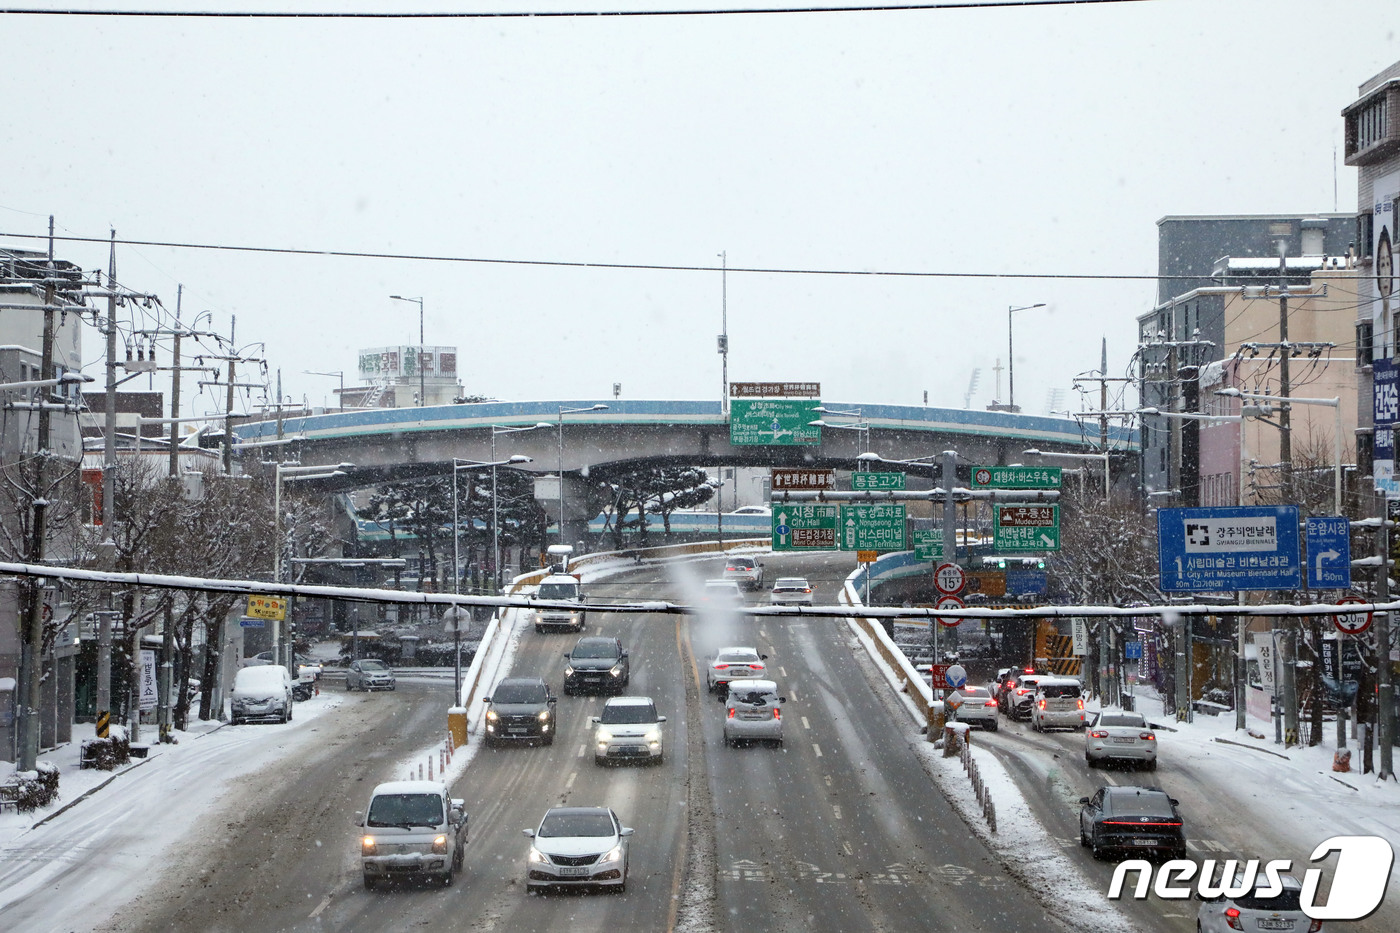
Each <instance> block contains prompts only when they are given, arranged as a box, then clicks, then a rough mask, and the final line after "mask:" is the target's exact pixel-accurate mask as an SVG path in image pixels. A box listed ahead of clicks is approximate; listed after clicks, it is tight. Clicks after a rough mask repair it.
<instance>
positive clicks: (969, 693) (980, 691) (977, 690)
mask: <svg viewBox="0 0 1400 933" xmlns="http://www.w3.org/2000/svg"><path fill="white" fill-rule="evenodd" d="M958 692H959V693H961V694H962V695H963V696H965V697H983V698H985V697H989V696H991V694H990V693H988V692H987V689H986V688H985V687H963V688H962V689H961V690H959V691H958Z"/></svg>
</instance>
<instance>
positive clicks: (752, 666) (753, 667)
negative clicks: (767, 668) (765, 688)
mask: <svg viewBox="0 0 1400 933" xmlns="http://www.w3.org/2000/svg"><path fill="white" fill-rule="evenodd" d="M749 670H751V671H761V670H763V665H762V664H750V665H749Z"/></svg>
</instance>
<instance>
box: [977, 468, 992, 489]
mask: <svg viewBox="0 0 1400 933" xmlns="http://www.w3.org/2000/svg"><path fill="white" fill-rule="evenodd" d="M973 479H974V480H975V481H976V482H977V485H978V486H990V485H992V471H991V470H989V469H987V468H986V467H982V468H981V469H979V470H977V471H976V472H975V473H974V474H973Z"/></svg>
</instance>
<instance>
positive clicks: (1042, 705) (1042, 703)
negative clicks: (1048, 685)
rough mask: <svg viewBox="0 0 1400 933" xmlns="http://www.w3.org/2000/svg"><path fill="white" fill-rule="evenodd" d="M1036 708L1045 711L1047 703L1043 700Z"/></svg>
mask: <svg viewBox="0 0 1400 933" xmlns="http://www.w3.org/2000/svg"><path fill="white" fill-rule="evenodd" d="M1036 706H1039V707H1040V708H1041V709H1045V701H1044V700H1041V701H1040V702H1039V703H1037V704H1036Z"/></svg>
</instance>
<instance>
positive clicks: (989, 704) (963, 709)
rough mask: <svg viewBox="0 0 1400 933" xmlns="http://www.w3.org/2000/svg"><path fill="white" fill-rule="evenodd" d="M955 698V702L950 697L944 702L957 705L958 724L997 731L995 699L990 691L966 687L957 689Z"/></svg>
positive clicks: (984, 688)
mask: <svg viewBox="0 0 1400 933" xmlns="http://www.w3.org/2000/svg"><path fill="white" fill-rule="evenodd" d="M957 696H958V699H957V700H954V699H953V698H952V697H951V696H950V697H949V699H948V700H945V701H944V702H945V703H957V710H956V719H957V721H958V722H964V723H967V724H968V725H969V726H981V727H982V728H983V729H986V730H987V731H988V732H995V731H997V725H998V723H999V720H998V718H997V713H998V709H997V698H996V697H994V696H992V691H990V690H988V689H987V688H986V687H973V686H966V687H961V688H959V689H958V691H957Z"/></svg>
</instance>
